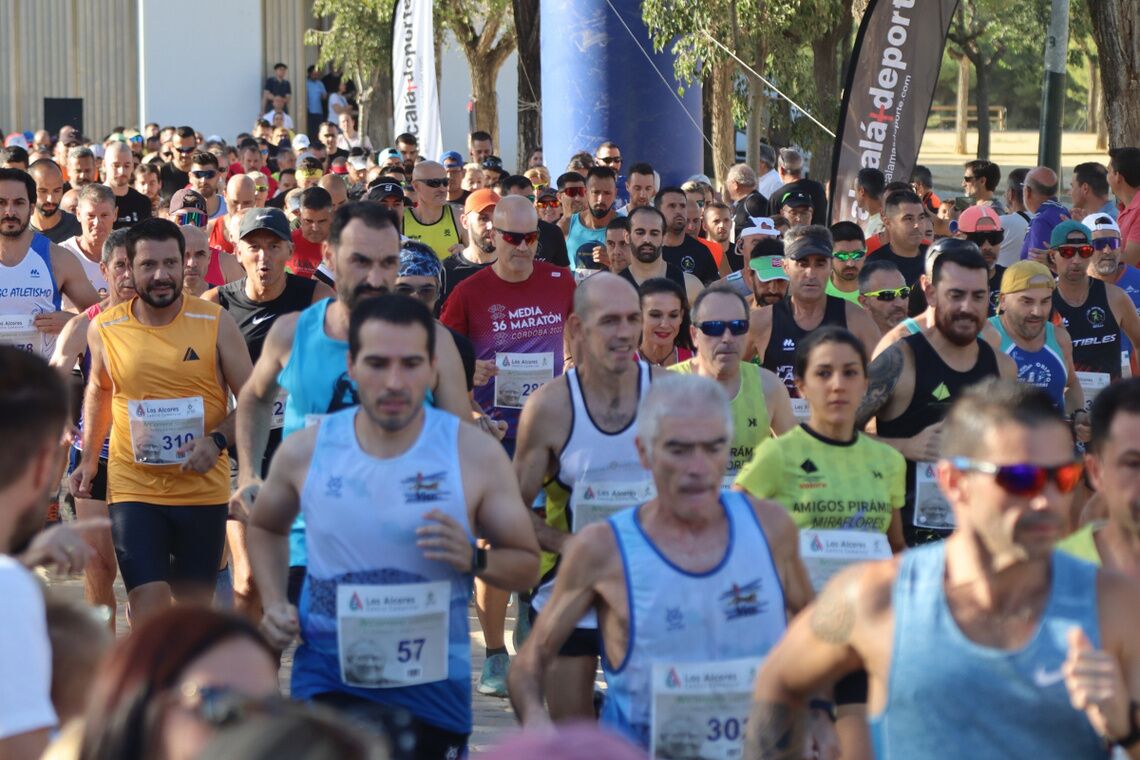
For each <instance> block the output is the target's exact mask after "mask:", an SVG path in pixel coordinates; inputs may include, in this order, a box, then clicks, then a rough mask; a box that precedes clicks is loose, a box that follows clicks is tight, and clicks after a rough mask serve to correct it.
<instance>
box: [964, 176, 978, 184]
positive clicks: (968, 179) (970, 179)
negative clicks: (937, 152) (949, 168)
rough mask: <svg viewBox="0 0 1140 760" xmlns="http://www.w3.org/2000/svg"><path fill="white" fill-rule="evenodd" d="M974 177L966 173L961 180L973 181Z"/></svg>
mask: <svg viewBox="0 0 1140 760" xmlns="http://www.w3.org/2000/svg"><path fill="white" fill-rule="evenodd" d="M976 179H977V177H971V176H970V175H969V174H966V175H964V176H963V177H962V181H963V182H973V181H974V180H976Z"/></svg>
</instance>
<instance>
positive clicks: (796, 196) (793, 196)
mask: <svg viewBox="0 0 1140 760" xmlns="http://www.w3.org/2000/svg"><path fill="white" fill-rule="evenodd" d="M811 205H812V200H811V196H810V195H808V194H807V193H797V192H791V193H784V197H782V198H780V208H783V207H784V206H791V207H792V208H795V207H796V206H811Z"/></svg>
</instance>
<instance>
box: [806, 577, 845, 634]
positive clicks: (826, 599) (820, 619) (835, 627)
mask: <svg viewBox="0 0 1140 760" xmlns="http://www.w3.org/2000/svg"><path fill="white" fill-rule="evenodd" d="M848 588H849V587H848V585H847V584H845V583H842V582H839V583H829V584H828V585H827V586H825V587H824V589H823V591H822V592H821V593H820V595H819V597H817V598H816V600H815V607H814V608H812V612H811V620H810V623H811V632H812V633H814V634H815V635H816V636H818V637H819V638H820V640H822V641H824V642H826V643H828V644H835V645H837V646H838V645H842V644H846V643H847V640H848V639H850V638H851V631H852V630H853V629H854V628H855V607H854V605H852V603H851V599H850V597H849V595H848Z"/></svg>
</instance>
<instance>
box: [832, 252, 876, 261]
mask: <svg viewBox="0 0 1140 760" xmlns="http://www.w3.org/2000/svg"><path fill="white" fill-rule="evenodd" d="M831 255H832V256H834V257H835V258H837V259H839V260H840V261H858V260H859V259H861V258H863V257H864V256H866V255H867V252H866V251H838V252H836V253H833V254H831Z"/></svg>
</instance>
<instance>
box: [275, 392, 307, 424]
mask: <svg viewBox="0 0 1140 760" xmlns="http://www.w3.org/2000/svg"><path fill="white" fill-rule="evenodd" d="M288 398H289V391H287V390H285V389H284V388H281V389H279V390H278V391H277V398H275V399H273V417H272V418H270V421H269V429H270V430H280V429H281V428H283V427H285V401H286V400H287V399H288ZM308 421H309V420H308V416H306V418H305V423H306V424H305V427H308Z"/></svg>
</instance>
